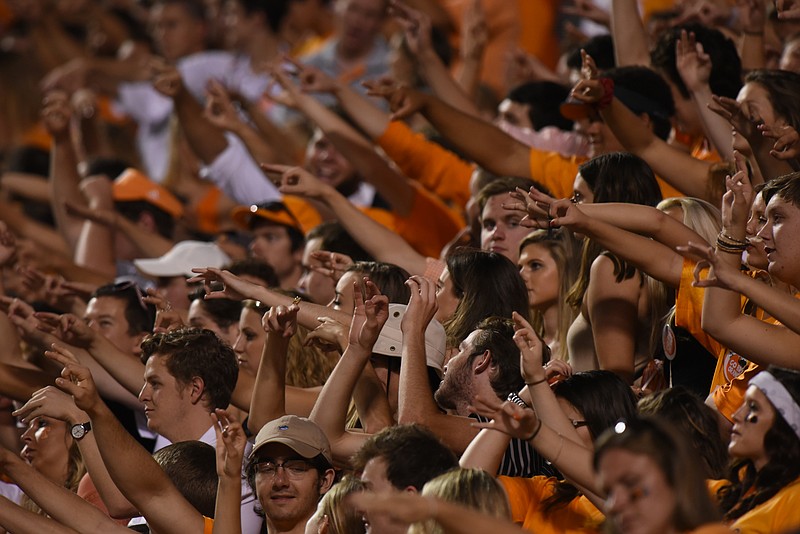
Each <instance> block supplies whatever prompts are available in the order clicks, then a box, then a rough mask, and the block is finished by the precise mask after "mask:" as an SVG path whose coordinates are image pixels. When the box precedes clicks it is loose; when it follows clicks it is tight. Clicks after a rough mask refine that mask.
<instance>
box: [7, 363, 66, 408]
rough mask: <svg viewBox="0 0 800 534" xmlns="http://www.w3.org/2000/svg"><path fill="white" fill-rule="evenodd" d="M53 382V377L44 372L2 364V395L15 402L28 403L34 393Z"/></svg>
mask: <svg viewBox="0 0 800 534" xmlns="http://www.w3.org/2000/svg"><path fill="white" fill-rule="evenodd" d="M52 381H53V379H52V377H51V376H50V375H48V374H47V373H44V372H42V371H38V370H35V369H29V368H23V367H17V366H14V365H8V364H5V363H0V394H2V395H5V396H6V397H11V398H12V399H14V400H17V401H20V402H27V401H28V399H30V398H31V395H33V393H34V392H36V391H37V390H40V389H42V388H43V387H45V386H49V385H50V384H51V383H52Z"/></svg>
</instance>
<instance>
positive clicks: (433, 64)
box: [418, 50, 481, 117]
mask: <svg viewBox="0 0 800 534" xmlns="http://www.w3.org/2000/svg"><path fill="white" fill-rule="evenodd" d="M418 60H419V64H420V67H421V70H422V75H423V76H424V77H425V80H426V81H427V82H428V85H429V86H430V88H431V89H432V90H433V93H434V94H435V95H436V96H438V97H439V98H441V99H442V100H444V101H445V102H447V103H449V104H450V105H451V106H453V107H455V108H457V109H459V110H461V111H463V112H464V113H468V114H470V115H473V116H475V117H478V116H480V112H479V111H478V108H477V106H475V104H474V102H473V101H472V99H471V98H470V97H471V96H473V95H474V94H475V92H476V91H477V88H478V82H479V80H480V77H479V75H480V65H481V62H480V59H478V60H475V59H473V58H465V59H464V63H463V64H462V67H461V70H460V71H459V80H458V82H457V81H456V80H454V79H453V77H452V76H451V75H450V71H449V70H447V67H445V65H444V63H442V60H441V59H439V56H437V55H436V52H434V51H433V50H425V51H423V52H422V53H420V55H419V57H418Z"/></svg>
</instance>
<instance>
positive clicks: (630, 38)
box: [611, 0, 650, 67]
mask: <svg viewBox="0 0 800 534" xmlns="http://www.w3.org/2000/svg"><path fill="white" fill-rule="evenodd" d="M611 36H612V37H613V39H614V56H615V59H616V65H617V67H628V66H632V65H641V66H649V65H650V55H649V54H648V52H647V51H648V50H650V44H649V42H648V38H647V32H646V31H645V29H644V23H643V22H642V17H641V15H640V14H639V4H638V3H637V2H636V0H612V2H611Z"/></svg>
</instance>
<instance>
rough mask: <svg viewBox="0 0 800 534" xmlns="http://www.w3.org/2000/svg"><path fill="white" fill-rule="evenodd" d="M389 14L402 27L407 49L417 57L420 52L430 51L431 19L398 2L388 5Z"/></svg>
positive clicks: (396, 0) (394, 0)
mask: <svg viewBox="0 0 800 534" xmlns="http://www.w3.org/2000/svg"><path fill="white" fill-rule="evenodd" d="M389 13H390V14H391V15H392V16H393V17H394V18H395V20H396V21H397V22H399V23H400V26H402V27H403V32H404V34H405V38H406V43H407V44H408V49H409V50H410V51H411V53H412V54H414V55H415V56H418V55H419V54H420V52H423V51H426V50H430V49H431V48H432V45H431V19H430V17H429V16H427V15H426V14H425V13H422V12H420V11H417V10H416V9H412V8H411V7H409V6H407V5H406V4H404V3H403V2H400V1H399V0H393V1H392V2H391V3H390V4H389Z"/></svg>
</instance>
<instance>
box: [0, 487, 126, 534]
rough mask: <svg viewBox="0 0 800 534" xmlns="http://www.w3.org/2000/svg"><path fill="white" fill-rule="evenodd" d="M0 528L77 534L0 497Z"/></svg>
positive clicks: (40, 533) (30, 533) (35, 533)
mask: <svg viewBox="0 0 800 534" xmlns="http://www.w3.org/2000/svg"><path fill="white" fill-rule="evenodd" d="M0 526H2V527H3V528H4V529H5V530H6V531H7V532H16V533H17V534H78V531H77V530H74V529H71V528H69V527H65V526H64V525H62V524H60V523H57V522H56V521H54V520H53V519H50V518H49V517H47V516H44V515H41V514H37V513H34V512H31V511H30V510H26V509H25V508H23V507H22V506H20V505H18V504H15V503H13V502H11V501H10V500H8V499H7V498H5V497H3V496H0ZM120 528H121V527H120Z"/></svg>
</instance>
